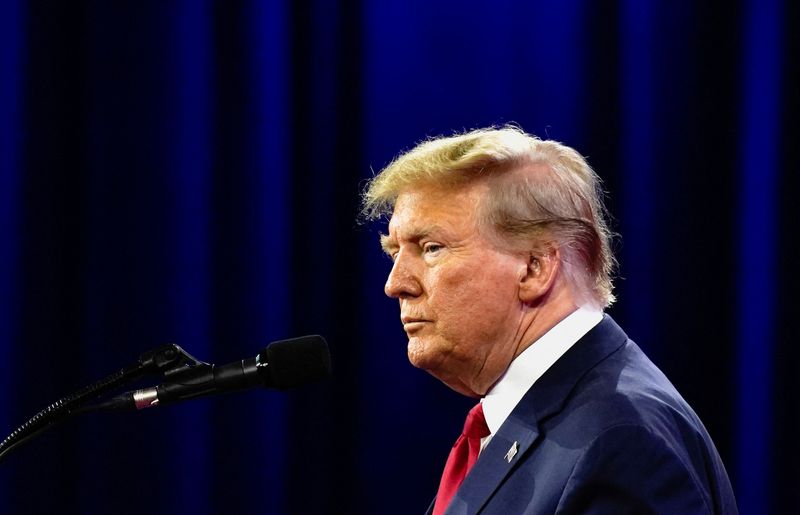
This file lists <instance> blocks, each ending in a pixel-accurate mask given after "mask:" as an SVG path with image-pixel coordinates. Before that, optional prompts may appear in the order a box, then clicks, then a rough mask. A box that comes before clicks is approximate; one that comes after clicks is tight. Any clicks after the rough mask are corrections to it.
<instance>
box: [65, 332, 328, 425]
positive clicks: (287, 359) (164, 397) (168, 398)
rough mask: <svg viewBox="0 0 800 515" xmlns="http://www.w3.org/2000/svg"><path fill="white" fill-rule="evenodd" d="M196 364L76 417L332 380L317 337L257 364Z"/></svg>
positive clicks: (280, 346)
mask: <svg viewBox="0 0 800 515" xmlns="http://www.w3.org/2000/svg"><path fill="white" fill-rule="evenodd" d="M192 360H193V361H191V362H189V363H187V364H186V366H183V367H180V368H178V369H175V370H169V371H167V372H166V373H165V374H164V378H165V382H164V383H162V384H160V385H158V386H153V387H151V388H145V389H141V390H136V391H132V392H126V393H124V394H122V395H118V396H116V397H114V398H111V399H109V400H107V401H105V402H101V403H98V404H95V405H93V406H88V407H85V408H83V409H79V410H76V412H84V411H96V410H104V411H105V410H114V411H116V410H130V409H137V410H141V409H145V408H152V407H156V406H162V405H165V404H174V403H176V402H181V401H185V400H189V399H197V398H199V397H206V396H209V395H216V394H221V393H228V392H236V391H242V390H248V389H251V388H259V387H263V388H273V389H277V390H288V389H290V388H295V387H298V386H303V385H306V384H311V383H315V382H318V381H321V380H322V379H325V378H327V377H329V376H330V375H331V357H330V352H329V351H328V344H327V343H326V342H325V339H324V338H323V337H322V336H319V335H312V336H301V337H299V338H292V339H289V340H280V341H276V342H272V343H271V344H269V345H268V346H267V347H266V348H265V349H263V350H262V351H261V352H259V353H258V355H257V356H255V357H254V358H247V359H243V360H241V361H234V362H233V363H227V364H225V365H212V364H209V363H203V362H199V361H197V360H194V359H193V358H192Z"/></svg>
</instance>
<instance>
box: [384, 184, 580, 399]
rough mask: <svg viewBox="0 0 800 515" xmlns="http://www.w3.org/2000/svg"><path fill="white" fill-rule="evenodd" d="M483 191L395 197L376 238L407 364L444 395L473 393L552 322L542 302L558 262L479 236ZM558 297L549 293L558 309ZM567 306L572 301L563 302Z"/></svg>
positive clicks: (424, 190) (473, 187)
mask: <svg viewBox="0 0 800 515" xmlns="http://www.w3.org/2000/svg"><path fill="white" fill-rule="evenodd" d="M486 188H487V186H486V185H485V184H484V183H480V182H478V183H474V184H470V185H468V186H465V187H461V188H459V189H457V190H449V191H445V190H442V189H437V188H435V187H431V186H422V187H416V188H413V189H409V190H406V191H404V192H403V193H401V194H400V196H399V197H398V198H397V201H396V203H395V206H394V211H393V214H392V218H391V220H390V223H389V235H388V236H386V237H384V238H383V241H382V244H383V247H384V250H385V251H386V252H387V253H388V254H389V255H390V256H391V257H392V259H393V261H394V265H393V267H392V271H391V273H390V274H389V277H388V279H387V281H386V285H385V292H386V295H388V296H389V297H393V298H396V299H398V300H399V303H400V316H401V321H402V322H403V328H404V329H405V331H406V334H407V335H408V357H409V360H410V361H411V363H412V364H413V365H414V366H416V367H419V368H422V369H424V370H427V371H428V372H429V373H431V374H432V375H434V376H435V377H437V378H439V379H440V380H441V381H443V382H444V383H446V384H447V385H448V386H450V387H451V388H452V389H454V390H456V391H458V392H460V393H462V394H465V395H469V396H473V397H479V396H482V395H484V394H485V393H486V391H487V390H488V389H489V388H490V387H491V386H492V385H493V384H494V383H495V382H496V381H497V379H498V378H499V377H500V376H501V375H502V374H503V372H504V371H505V370H506V368H508V365H509V364H510V363H511V361H512V360H513V359H514V358H515V357H516V356H517V355H519V354H520V353H521V352H522V351H523V350H524V349H525V348H526V347H527V346H528V345H530V344H531V342H533V341H534V340H535V339H536V338H538V336H540V335H541V334H543V332H544V331H546V329H549V327H551V326H552V325H554V324H555V322H557V321H558V320H560V318H563V316H565V314H566V313H569V311H570V310H571V309H574V306H572V307H571V308H569V309H568V310H566V311H565V312H564V313H560V314H557V319H555V321H553V320H550V318H552V317H551V316H550V313H549V310H545V314H546V315H547V316H544V317H543V316H541V315H542V305H545V306H547V305H548V304H549V303H548V302H545V303H542V299H543V298H544V297H546V296H549V295H550V294H551V293H552V291H551V290H553V289H554V287H555V286H556V285H557V283H556V281H555V280H554V279H555V277H556V276H557V272H558V266H557V261H551V260H549V259H548V260H547V262H546V263H545V264H546V265H547V266H544V267H542V266H541V263H544V261H542V260H541V259H539V260H537V259H535V258H533V257H532V256H531V255H530V254H526V253H520V252H512V251H510V250H508V249H504V248H501V246H500V245H499V244H498V242H497V239H496V238H489V235H488V234H486V232H487V230H486V229H484V230H479V227H478V221H477V219H476V211H477V206H478V204H479V202H480V201H481V199H482V197H483V195H485V192H486ZM561 297H562V296H560V295H556V296H553V299H554V300H557V301H558V302H559V303H560V302H561V301H562V300H568V299H562V298H561ZM568 304H570V305H571V302H568Z"/></svg>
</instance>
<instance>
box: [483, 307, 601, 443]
mask: <svg viewBox="0 0 800 515" xmlns="http://www.w3.org/2000/svg"><path fill="white" fill-rule="evenodd" d="M602 319H603V312H602V311H598V310H595V309H591V308H588V307H580V308H578V309H576V310H575V311H573V312H572V313H571V314H569V315H568V316H567V317H566V318H564V319H563V320H561V321H560V322H559V323H557V324H556V325H555V326H553V327H552V328H551V329H550V330H549V331H547V332H546V333H545V334H543V335H542V336H541V337H540V338H539V339H538V340H536V341H535V342H533V343H532V344H531V345H530V346H528V348H527V349H525V350H524V351H523V352H522V354H520V355H519V356H517V357H516V358H515V359H514V361H512V362H511V364H510V365H509V366H508V369H507V370H506V371H505V373H504V374H503V375H502V377H500V379H499V380H498V381H497V383H495V385H494V386H493V387H492V388H491V389H490V390H489V392H488V393H487V394H486V396H485V397H484V398H483V399H482V400H481V402H482V403H483V413H484V415H485V416H486V424H487V425H488V426H489V430H490V431H491V432H492V434H494V433H496V432H497V430H498V429H500V426H502V425H503V422H505V420H506V418H508V416H509V415H510V414H511V412H512V411H513V410H514V408H515V407H516V405H517V403H519V401H520V399H522V397H523V396H524V395H525V392H527V391H528V390H529V389H530V388H531V386H533V384H534V383H535V382H536V381H537V380H538V379H539V378H540V377H542V375H543V374H544V373H545V372H546V371H547V369H548V368H550V367H551V366H552V365H553V363H555V362H556V361H558V358H560V357H561V356H563V355H564V353H565V352H567V351H568V350H569V349H570V347H572V346H573V345H575V343H576V342H577V341H578V340H580V339H581V338H582V337H583V335H585V334H586V333H588V332H589V330H591V329H592V328H593V327H594V326H596V325H597V324H599V323H600V321H601V320H602Z"/></svg>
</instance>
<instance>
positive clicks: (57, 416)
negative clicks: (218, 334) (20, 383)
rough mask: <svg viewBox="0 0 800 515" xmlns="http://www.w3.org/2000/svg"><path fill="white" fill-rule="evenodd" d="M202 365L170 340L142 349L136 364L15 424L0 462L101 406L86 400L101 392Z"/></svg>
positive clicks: (2, 446) (0, 449) (0, 450)
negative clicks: (43, 434)
mask: <svg viewBox="0 0 800 515" xmlns="http://www.w3.org/2000/svg"><path fill="white" fill-rule="evenodd" d="M206 367H211V365H209V364H208V363H204V362H202V361H198V360H197V359H195V358H194V357H192V356H191V355H190V354H189V353H187V352H186V351H185V350H183V349H182V348H180V346H178V345H176V344H174V343H171V344H168V345H164V346H162V347H159V348H157V349H154V350H151V351H148V352H145V353H144V354H142V355H141V356H139V360H138V361H137V362H136V363H134V364H132V365H129V366H127V367H125V368H123V369H121V370H119V371H117V372H115V373H113V374H111V375H109V376H107V377H105V378H103V379H101V380H99V381H97V382H95V383H93V384H91V385H89V386H87V387H85V388H83V389H81V390H79V391H77V392H76V393H74V394H72V395H69V396H67V397H64V398H62V399H59V400H58V401H56V402H54V403H53V404H51V405H49V406H48V407H46V408H45V409H43V410H42V411H40V412H39V413H37V414H36V415H34V416H33V417H31V418H30V419H29V420H28V421H27V422H25V423H24V424H22V425H21V426H19V427H18V428H17V429H16V430H14V432H12V433H11V434H10V435H8V437H6V439H5V440H3V441H2V442H0V462H2V461H3V460H4V459H5V458H6V456H7V455H8V454H9V453H10V452H11V451H12V450H14V449H16V448H18V447H19V446H20V445H22V444H23V443H26V442H28V441H30V440H32V439H33V438H35V437H36V436H39V435H41V434H42V433H43V432H45V431H46V430H48V429H50V428H52V427H54V426H55V425H57V424H59V423H61V422H63V421H65V420H67V419H68V418H69V417H71V416H73V415H75V414H78V413H87V412H90V411H95V410H98V409H103V408H104V407H105V406H104V404H103V403H99V404H94V405H87V403H88V402H90V401H92V400H95V399H97V398H98V397H100V396H101V395H103V394H105V393H108V392H110V391H113V390H116V389H118V388H119V387H121V386H123V385H125V384H128V383H131V382H133V381H136V380H138V379H141V378H143V377H145V376H148V375H157V374H166V375H171V374H174V373H178V372H182V371H186V370H196V369H205V368H206Z"/></svg>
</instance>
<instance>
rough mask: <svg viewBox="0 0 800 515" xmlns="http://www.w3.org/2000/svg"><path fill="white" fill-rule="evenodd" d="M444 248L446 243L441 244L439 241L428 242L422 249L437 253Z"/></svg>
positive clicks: (429, 252) (428, 252) (427, 252)
mask: <svg viewBox="0 0 800 515" xmlns="http://www.w3.org/2000/svg"><path fill="white" fill-rule="evenodd" d="M443 248H444V245H439V244H438V243H426V244H425V245H424V246H423V247H422V250H423V251H424V252H425V253H426V254H435V253H437V252H439V251H440V250H442V249H443Z"/></svg>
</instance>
